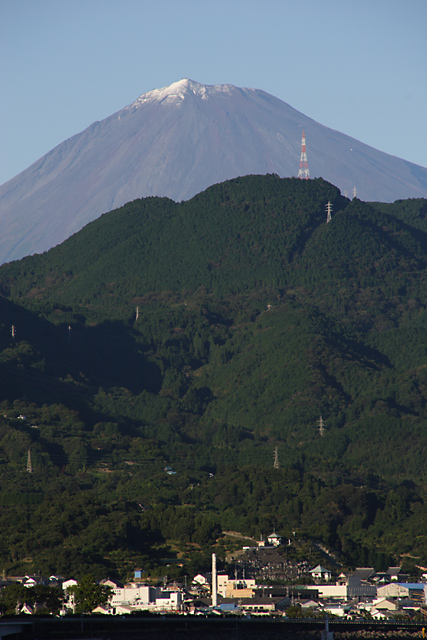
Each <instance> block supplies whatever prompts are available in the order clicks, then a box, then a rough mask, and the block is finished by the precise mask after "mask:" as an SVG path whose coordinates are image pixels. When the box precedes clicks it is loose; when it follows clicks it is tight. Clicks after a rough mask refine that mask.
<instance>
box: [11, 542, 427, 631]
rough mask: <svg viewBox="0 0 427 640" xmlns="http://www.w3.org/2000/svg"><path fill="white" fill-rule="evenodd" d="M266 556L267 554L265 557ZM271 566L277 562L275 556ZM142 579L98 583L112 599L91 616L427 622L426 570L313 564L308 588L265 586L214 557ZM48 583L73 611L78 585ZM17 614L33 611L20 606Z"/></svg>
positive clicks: (32, 581) (35, 580)
mask: <svg viewBox="0 0 427 640" xmlns="http://www.w3.org/2000/svg"><path fill="white" fill-rule="evenodd" d="M280 544H281V541H280V538H279V537H278V536H275V534H272V536H270V537H269V538H268V539H267V541H265V542H263V541H261V542H260V543H259V545H258V547H259V548H260V549H261V550H262V551H263V552H264V551H268V550H270V552H271V551H275V552H276V553H277V551H278V550H277V547H278V546H280ZM244 551H245V554H246V555H247V554H249V556H248V557H252V556H251V553H252V552H254V548H245V549H244ZM270 556H271V557H273V556H272V555H271V554H270ZM268 557H269V554H268V553H267V555H266V556H265V558H268ZM279 557H280V558H281V561H283V556H280V554H279ZM276 562H279V561H278V559H277V558H276ZM243 566H244V565H243ZM299 570H300V569H299ZM425 571H427V569H426V570H425ZM239 574H240V575H239ZM142 575H143V572H142V571H141V570H136V571H135V574H134V578H133V580H132V581H131V582H129V583H127V584H124V585H121V584H119V583H117V582H114V581H112V580H103V581H102V583H101V584H103V585H104V586H108V587H110V589H111V593H112V595H111V598H110V600H109V602H108V604H107V605H105V606H100V607H97V608H96V609H94V613H99V614H108V615H123V614H127V613H132V612H136V611H142V610H143V611H151V612H159V613H166V612H174V613H187V614H189V613H190V614H196V615H197V614H202V615H203V614H206V613H217V614H223V613H235V614H251V615H272V614H275V615H286V612H287V610H288V609H289V607H292V609H293V612H294V613H295V605H296V606H297V610H298V609H299V610H300V612H301V616H304V617H311V616H319V615H322V614H323V615H325V614H328V615H329V616H339V617H340V618H347V619H355V618H356V619H357V618H365V617H368V618H369V619H371V618H373V619H394V618H395V617H396V615H407V616H408V617H412V616H415V615H417V612H419V615H425V616H426V618H427V572H426V573H424V574H423V575H422V577H421V581H420V582H416V583H411V582H408V581H407V578H408V576H405V575H403V574H402V572H401V569H400V568H399V567H390V568H389V569H388V570H387V571H385V572H382V573H378V572H376V571H375V570H374V569H373V568H371V567H368V568H358V569H356V570H355V571H353V572H352V573H350V574H344V573H341V574H340V575H337V576H335V577H334V576H333V574H332V572H331V571H330V570H329V569H326V568H324V567H322V566H321V565H317V566H316V567H314V568H312V569H307V570H306V574H305V575H306V578H307V577H308V578H309V581H310V584H300V585H298V584H297V583H296V582H295V581H292V583H291V584H289V585H288V586H286V585H284V586H268V585H266V584H263V582H262V579H261V580H260V579H259V577H260V576H262V575H264V573H263V568H261V570H260V571H258V573H256V571H255V573H252V574H250V572H248V575H246V571H245V569H243V571H242V569H241V568H240V570H239V571H238V570H237V567H236V570H235V574H234V576H229V575H228V574H227V573H217V570H216V556H215V554H213V555H212V572H210V573H206V574H201V573H200V574H198V575H196V576H195V577H194V579H193V580H192V582H191V584H190V585H187V584H178V583H174V584H169V585H166V584H165V585H164V586H163V587H155V586H151V585H148V584H145V583H144V582H143V581H142ZM16 579H17V580H19V581H20V582H22V584H24V585H25V586H27V587H33V586H35V585H36V584H39V583H40V581H41V580H42V579H41V578H39V577H35V576H25V577H22V579H20V578H16ZM306 582H307V580H306ZM45 583H46V582H45ZM47 583H48V584H61V585H62V589H63V592H64V599H63V602H64V606H63V610H62V613H63V614H66V613H67V612H72V611H73V609H74V602H73V596H72V593H71V592H69V591H68V589H69V588H70V587H72V586H73V585H76V584H77V582H76V581H75V580H65V579H61V578H59V577H57V576H51V577H50V578H49V579H48V581H47ZM21 612H25V613H34V611H32V610H31V607H28V605H26V604H25V603H23V604H22V608H21Z"/></svg>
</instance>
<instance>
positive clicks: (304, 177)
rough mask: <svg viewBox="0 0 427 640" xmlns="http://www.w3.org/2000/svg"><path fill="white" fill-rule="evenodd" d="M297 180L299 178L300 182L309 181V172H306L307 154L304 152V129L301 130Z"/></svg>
mask: <svg viewBox="0 0 427 640" xmlns="http://www.w3.org/2000/svg"><path fill="white" fill-rule="evenodd" d="M298 178H301V180H309V178H310V172H309V170H308V162H307V154H306V152H305V133H304V129H303V130H302V141H301V160H300V163H299V171H298Z"/></svg>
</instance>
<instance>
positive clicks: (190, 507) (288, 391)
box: [0, 176, 427, 575]
mask: <svg viewBox="0 0 427 640" xmlns="http://www.w3.org/2000/svg"><path fill="white" fill-rule="evenodd" d="M328 202H330V203H331V204H332V205H333V211H332V220H331V222H330V223H329V224H326V210H325V208H326V204H327V203H328ZM426 218H427V202H426V201H425V200H408V201H398V202H396V203H394V204H382V203H370V204H368V203H363V202H361V201H359V200H357V199H355V200H353V201H349V200H347V199H345V198H343V197H342V196H341V195H340V193H339V191H338V189H336V188H335V187H334V186H333V185H330V184H328V183H326V182H324V181H322V180H310V181H301V180H297V179H283V180H281V179H279V178H278V177H277V176H248V177H246V178H238V179H235V180H231V181H229V182H226V183H223V184H220V185H216V186H213V187H210V188H209V189H207V190H206V191H205V192H204V193H202V194H199V195H198V196H196V197H195V198H193V199H192V200H190V201H189V202H182V203H179V204H178V203H174V202H172V201H170V200H167V199H165V198H147V199H144V200H140V201H134V202H132V203H129V204H128V205H126V206H124V207H122V208H121V209H119V210H117V211H113V212H111V213H108V214H105V215H104V216H102V217H101V218H100V219H98V220H96V221H95V222H93V223H91V224H89V225H87V226H86V227H85V228H84V229H83V230H82V231H80V232H79V233H78V234H76V235H74V236H73V237H71V238H70V239H68V240H67V241H66V242H65V243H63V244H62V245H60V246H58V247H56V248H54V249H52V250H50V251H49V252H47V253H46V254H43V255H39V256H32V257H28V258H25V259H23V260H20V261H18V262H14V263H10V264H7V265H3V266H2V267H1V268H0V292H1V294H2V297H0V379H1V381H2V384H1V387H0V389H1V391H0V394H1V395H0V402H1V412H0V489H1V492H0V504H1V505H2V508H1V511H0V532H1V536H2V539H3V540H4V545H3V547H2V550H1V551H0V564H1V565H2V566H3V567H4V568H5V570H7V571H12V570H20V571H24V570H30V568H31V567H33V568H34V567H35V568H39V569H42V570H44V571H50V572H52V571H61V572H66V573H70V572H74V573H79V572H80V573H81V572H83V571H84V570H87V569H88V568H91V569H92V570H93V571H95V572H97V573H98V574H99V575H102V574H104V575H106V574H107V573H109V574H110V575H111V574H112V573H114V572H118V573H122V574H125V573H126V571H128V570H129V569H130V568H132V567H133V565H134V564H139V565H143V566H145V567H146V569H147V571H151V572H154V571H156V570H157V571H159V570H160V569H156V567H159V566H160V564H161V563H160V560H161V558H165V557H169V558H171V557H172V558H173V557H174V556H175V555H176V553H177V550H178V548H180V549H181V553H182V554H183V556H184V557H187V560H186V563H187V564H186V570H188V572H191V569H192V567H193V568H197V567H202V566H203V563H204V562H206V558H207V557H208V556H207V555H206V553H207V552H206V549H207V548H208V546H209V545H210V544H212V543H213V542H214V541H215V540H220V541H221V538H219V537H218V536H219V534H220V531H221V528H222V529H224V530H225V529H227V528H232V529H238V530H241V531H242V532H244V533H246V534H248V535H249V534H250V535H259V534H261V533H266V531H267V530H269V529H276V531H278V532H280V533H283V534H284V535H288V534H289V533H290V532H291V531H295V530H297V531H298V532H299V535H301V536H303V537H313V538H319V539H323V540H324V541H325V542H326V543H327V544H330V545H332V546H334V547H335V548H336V549H337V550H338V551H341V553H342V557H343V559H344V561H345V562H347V563H349V564H359V565H360V564H364V563H368V562H369V563H370V564H372V563H373V564H375V563H376V564H377V565H378V567H377V568H380V565H384V564H386V563H387V562H391V561H393V562H400V561H401V560H403V559H406V560H405V562H406V563H407V564H408V562H412V563H415V564H416V563H420V564H423V563H424V564H425V563H426V561H427V535H426V533H425V530H426V527H425V523H426V521H427V507H426V505H425V501H426V499H427V486H426V472H427V463H426V461H425V450H426V448H427V430H426V427H427V421H426V415H425V412H426V409H425V407H426V398H427V369H426V365H427V347H426V344H427V342H426V329H427V309H426V305H427V301H426V295H427V294H426V291H427V289H426V274H427V270H426V268H427V223H426ZM12 325H14V326H15V337H12V335H11V326H12ZM321 416H322V419H323V420H324V425H325V432H324V434H323V435H321V434H320V433H319V426H318V424H319V419H320V417H321ZM276 447H277V451H278V455H279V461H280V468H279V469H276V468H273V455H274V451H275V449H276ZM29 450H30V451H31V463H32V467H33V472H32V473H31V474H30V473H28V472H27V471H26V468H27V462H28V451H29ZM168 471H169V473H168ZM171 471H173V472H175V473H171ZM11 487H12V490H11ZM141 505H143V508H142V507H141ZM189 543H192V544H193V546H192V547H191V549H192V552H191V553H190V547H189V546H188V545H189ZM174 545H175V546H174ZM176 545H178V546H176ZM186 545H187V546H186ZM194 549H198V551H197V552H195V551H194ZM221 549H224V547H221V546H220V547H219V548H218V551H219V553H220V555H221ZM408 558H409V560H408ZM168 570H169V572H170V571H172V570H171V569H170V568H169V569H168ZM179 570H181V571H182V568H181V569H177V571H179ZM177 575H178V574H177Z"/></svg>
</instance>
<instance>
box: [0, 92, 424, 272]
mask: <svg viewBox="0 0 427 640" xmlns="http://www.w3.org/2000/svg"><path fill="white" fill-rule="evenodd" d="M303 130H305V135H306V144H307V158H308V165H309V169H310V175H311V177H312V178H313V177H322V178H324V179H325V180H328V181H329V182H332V183H333V184H335V185H336V186H338V187H339V188H340V189H341V191H342V192H343V193H345V192H347V193H348V194H349V195H350V194H352V190H353V187H354V186H356V188H357V195H358V197H360V199H362V200H371V201H372V200H379V201H384V202H392V201H394V200H396V199H401V198H410V197H427V169H426V168H423V167H420V166H418V165H415V164H412V163H410V162H407V161H405V160H402V159H400V158H396V157H393V156H390V155H388V154H386V153H382V152H381V151H378V150H376V149H373V148H372V147H369V146H368V145H366V144H363V143H361V142H358V141H357V140H355V139H353V138H350V137H349V136H346V135H344V134H342V133H339V132H338V131H334V130H332V129H329V128H327V127H325V126H323V125H321V124H319V123H317V122H315V121H314V120H312V119H311V118H309V117H307V116H305V115H304V114H302V113H300V112H299V111H297V110H295V109H293V108H292V107H291V106H289V105H288V104H286V103H285V102H283V101H282V100H279V99H278V98H275V97H274V96H272V95H270V94H268V93H266V92H264V91H261V90H258V89H246V88H245V89H244V88H239V87H235V86H233V85H203V84H199V83H197V82H193V81H192V80H188V79H184V80H180V81H179V82H175V83H174V84H172V85H170V86H169V87H165V88H163V89H155V90H154V91H149V92H148V93H144V94H143V95H141V96H140V97H139V98H138V99H137V100H136V101H135V102H134V103H132V104H131V105H129V106H127V107H125V108H124V109H122V110H121V111H118V112H117V113H115V114H113V115H111V116H109V117H108V118H105V119H104V120H102V121H100V122H95V123H93V124H92V125H90V126H89V127H88V128H87V129H85V130H84V131H82V132H81V133H78V134H77V135H75V136H73V137H71V138H70V139H68V140H66V141H65V142H63V143H61V144H60V145H58V146H57V147H55V148H54V149H52V150H51V151H50V152H49V153H47V154H46V155H45V156H43V157H42V158H40V160H38V161H37V162H35V163H34V164H32V165H31V166H30V167H29V168H28V169H26V170H25V171H23V172H22V173H20V174H19V175H18V176H16V177H15V178H13V179H12V180H9V181H8V182H6V183H5V184H4V185H2V186H1V187H0V225H1V229H2V233H1V237H0V263H2V262H5V261H10V260H15V259H19V258H21V257H23V256H25V255H28V254H31V253H41V252H43V251H46V250H48V249H49V248H51V247H53V246H54V245H56V244H58V243H60V242H62V241H63V240H65V239H66V238H67V237H69V236H70V235H71V234H73V233H74V232H76V231H79V230H80V229H81V228H82V227H83V226H84V225H85V224H87V223H88V222H90V221H92V220H94V219H95V218H97V217H99V216H100V215H101V214H102V213H104V212H107V211H110V210H112V209H115V208H117V207H119V206H121V205H123V204H124V203H126V202H128V201H130V200H134V199H136V198H141V197H145V196H167V197H169V198H172V199H173V200H176V201H181V200H187V199H189V198H191V197H192V196H194V195H195V194H196V193H199V192H200V191H203V190H204V189H206V188H207V187H208V186H210V185H212V184H215V183H218V182H222V181H224V180H228V179H230V178H235V177H237V176H243V175H247V174H265V173H277V174H278V175H279V176H280V177H291V176H296V175H297V174H298V168H299V160H300V152H301V136H302V131H303ZM391 135H392V134H391Z"/></svg>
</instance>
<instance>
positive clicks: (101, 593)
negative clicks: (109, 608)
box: [68, 575, 112, 613]
mask: <svg viewBox="0 0 427 640" xmlns="http://www.w3.org/2000/svg"><path fill="white" fill-rule="evenodd" d="M68 592H69V593H71V594H73V596H74V604H75V612H76V613H90V612H91V611H93V609H95V608H96V607H98V606H102V605H105V604H107V602H108V601H109V599H110V598H111V596H112V590H111V587H106V586H103V585H101V584H98V583H97V582H95V580H94V579H93V577H92V576H91V575H86V576H83V578H82V579H81V580H80V581H79V582H78V584H77V585H75V586H73V587H70V588H69V589H68Z"/></svg>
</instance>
